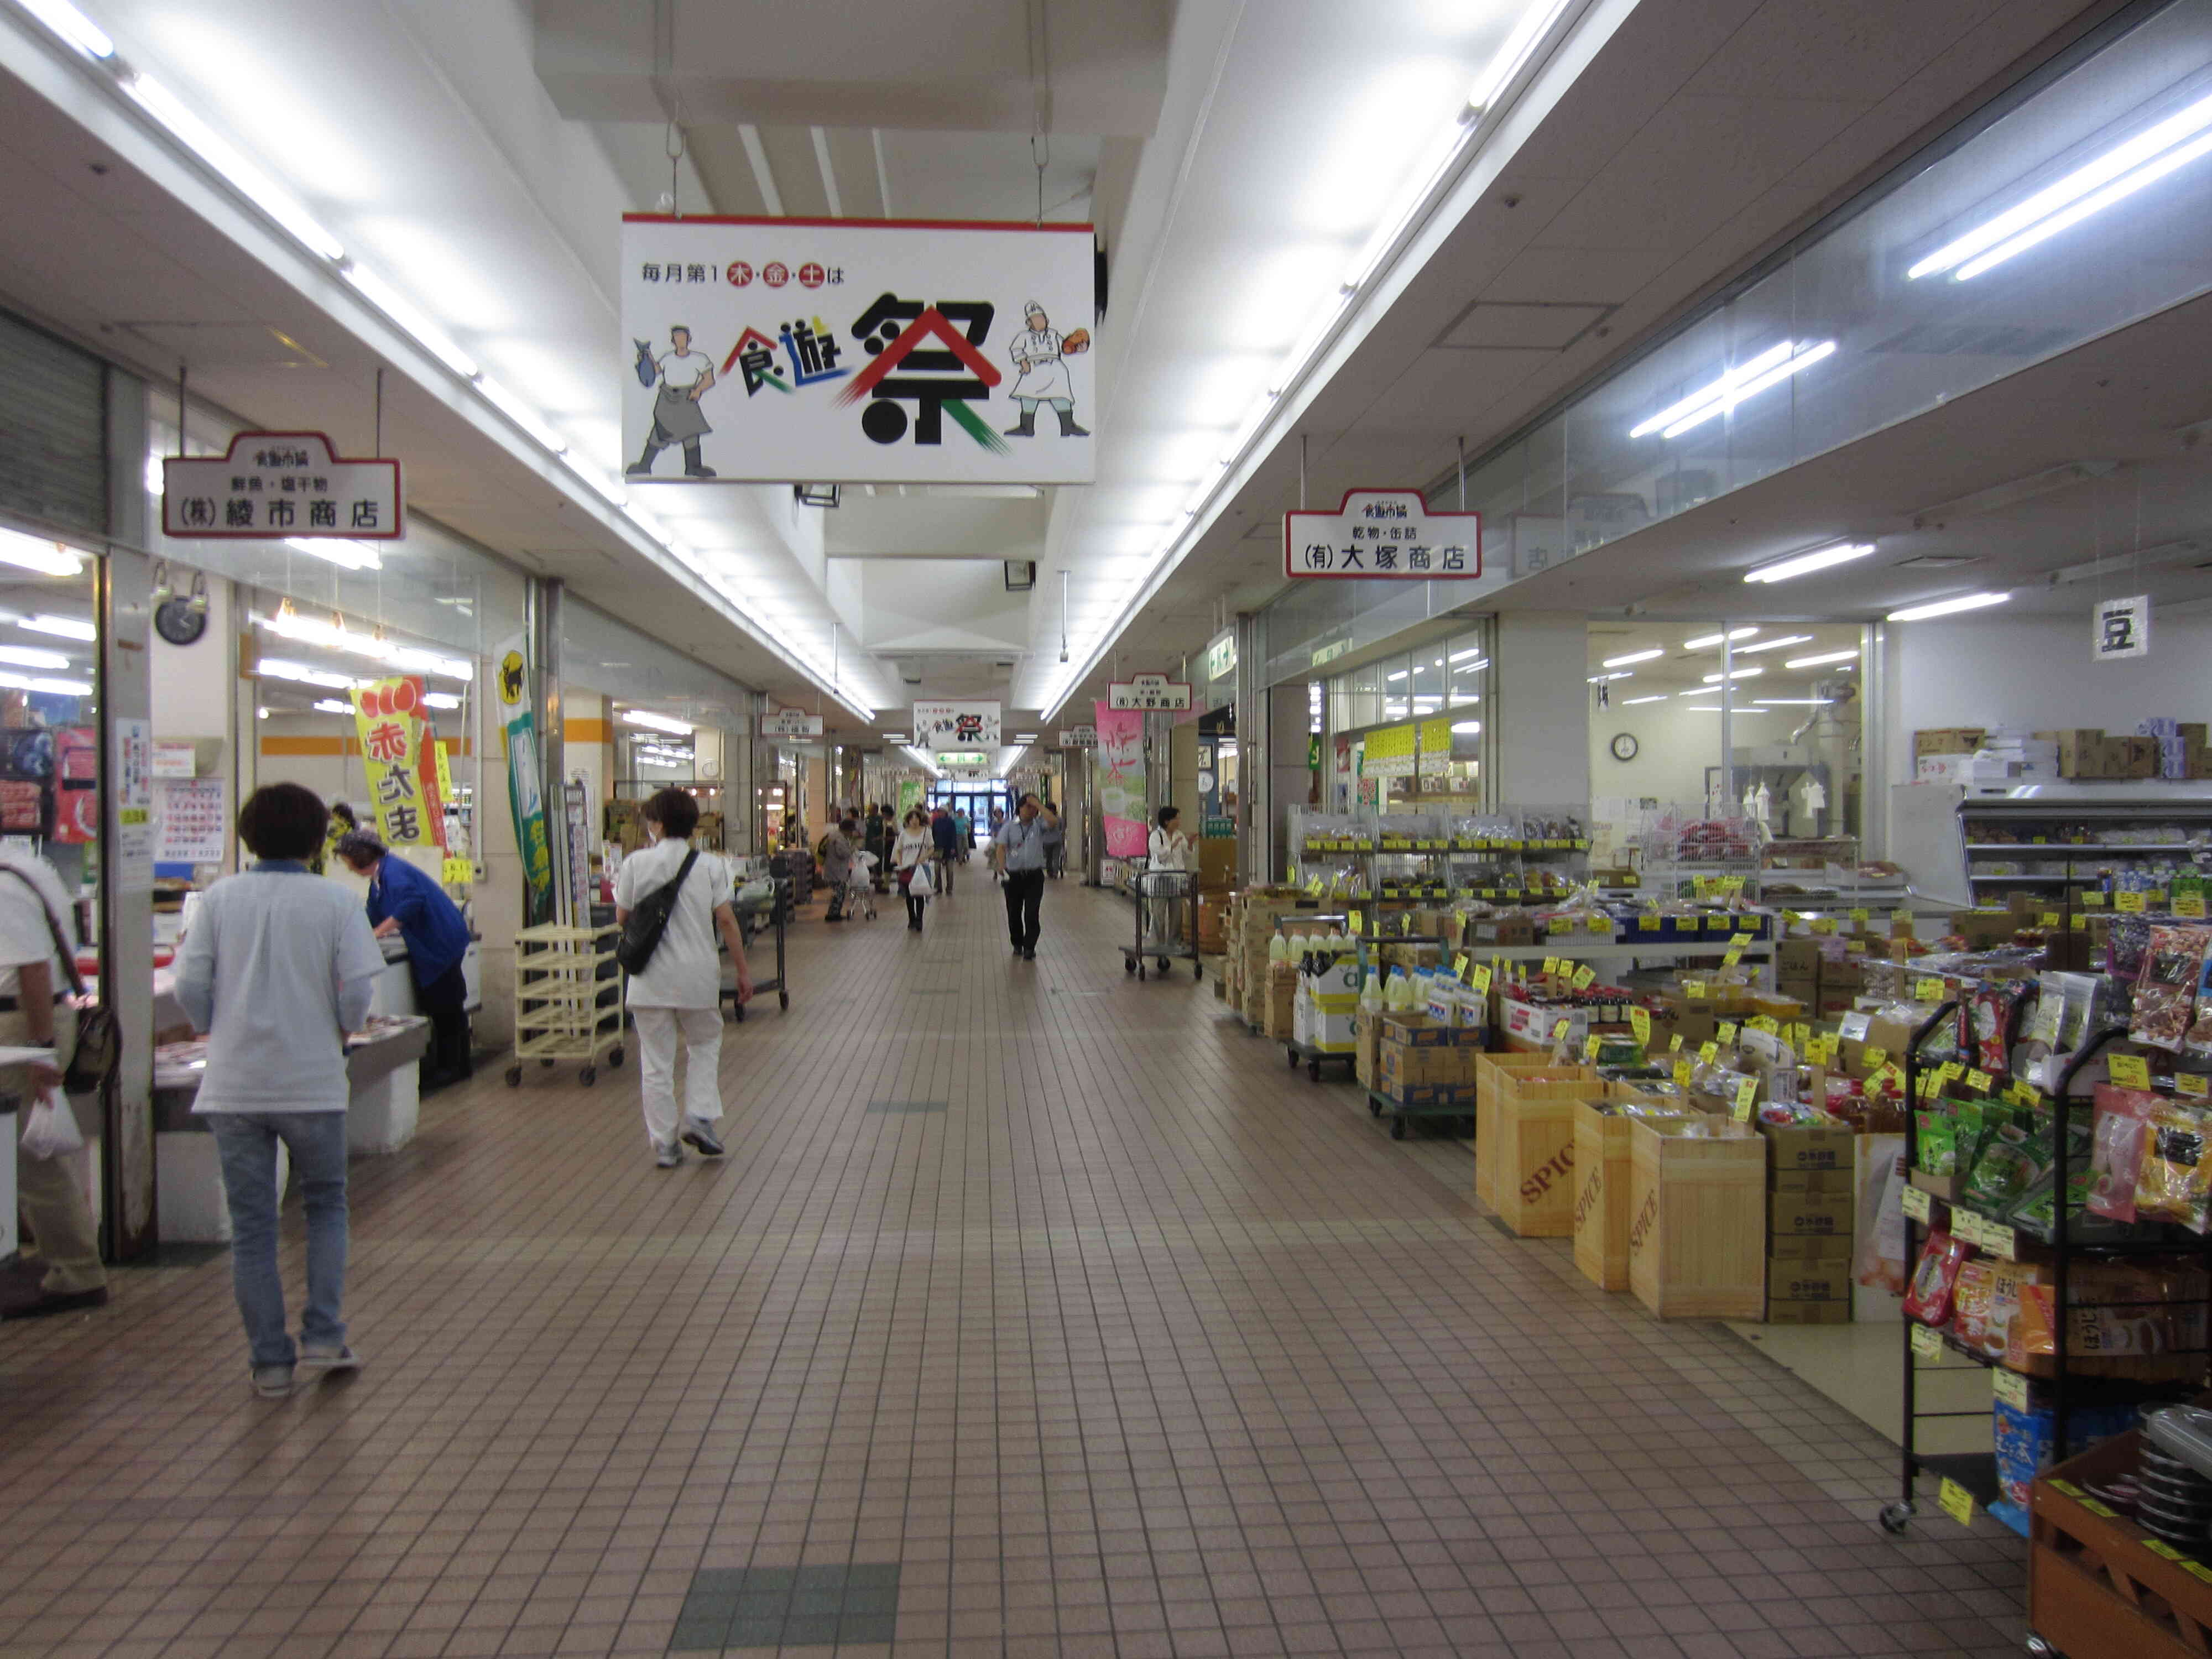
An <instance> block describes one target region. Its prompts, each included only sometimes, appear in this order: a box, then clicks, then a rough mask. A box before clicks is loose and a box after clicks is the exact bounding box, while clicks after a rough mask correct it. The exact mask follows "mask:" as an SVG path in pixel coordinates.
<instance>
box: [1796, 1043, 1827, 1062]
mask: <svg viewBox="0 0 2212 1659" xmlns="http://www.w3.org/2000/svg"><path fill="white" fill-rule="evenodd" d="M1799 1046H1800V1047H1801V1048H1802V1050H1803V1052H1804V1055H1805V1063H1806V1064H1807V1065H1808V1066H1826V1064H1827V1063H1828V1039H1827V1038H1826V1037H1808V1038H1806V1039H1805V1041H1804V1042H1802V1044H1801V1045H1799Z"/></svg>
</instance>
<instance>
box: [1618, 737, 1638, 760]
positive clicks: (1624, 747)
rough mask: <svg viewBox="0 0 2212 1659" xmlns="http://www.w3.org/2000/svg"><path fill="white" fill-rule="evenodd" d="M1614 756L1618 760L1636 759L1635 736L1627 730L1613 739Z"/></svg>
mask: <svg viewBox="0 0 2212 1659" xmlns="http://www.w3.org/2000/svg"><path fill="white" fill-rule="evenodd" d="M1635 758H1636V739H1635V738H1634V737H1632V736H1631V735H1630V734H1629V733H1628V732H1622V733H1621V734H1620V736H1619V737H1617V738H1614V739H1613V759H1615V760H1617V761H1632V760H1634V759H1635Z"/></svg>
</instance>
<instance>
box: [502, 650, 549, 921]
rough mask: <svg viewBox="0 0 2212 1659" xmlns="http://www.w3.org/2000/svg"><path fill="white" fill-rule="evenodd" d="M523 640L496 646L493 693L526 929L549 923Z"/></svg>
mask: <svg viewBox="0 0 2212 1659" xmlns="http://www.w3.org/2000/svg"><path fill="white" fill-rule="evenodd" d="M524 641H525V636H524V635H520V634H516V635H513V636H512V637H511V638H510V639H509V640H508V641H507V643H506V645H504V646H503V647H501V649H500V653H499V671H498V674H497V675H496V676H495V679H496V682H497V687H496V689H497V690H498V693H499V717H500V723H501V737H502V738H503V739H504V741H505V744H506V747H507V808H508V810H509V811H511V812H513V815H514V844H515V846H516V847H517V848H519V849H520V853H521V855H522V878H523V884H524V887H525V890H526V898H527V901H528V902H527V911H528V915H529V919H530V925H531V926H532V927H537V926H538V925H540V924H541V923H544V922H548V921H552V920H553V902H554V896H555V895H554V890H553V843H552V841H551V839H550V834H549V832H548V830H547V829H546V825H545V787H544V776H545V773H544V766H543V764H542V763H541V761H540V759H539V757H538V717H537V715H536V714H534V713H533V712H532V700H531V692H530V661H529V659H528V657H527V656H526V655H525V654H524Z"/></svg>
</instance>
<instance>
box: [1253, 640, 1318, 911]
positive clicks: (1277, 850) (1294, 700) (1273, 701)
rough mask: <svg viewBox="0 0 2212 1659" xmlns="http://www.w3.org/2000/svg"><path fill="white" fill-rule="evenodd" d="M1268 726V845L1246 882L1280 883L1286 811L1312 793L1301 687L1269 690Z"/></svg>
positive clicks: (1302, 684)
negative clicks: (1307, 761) (1307, 762)
mask: <svg viewBox="0 0 2212 1659" xmlns="http://www.w3.org/2000/svg"><path fill="white" fill-rule="evenodd" d="M1264 701H1265V705H1266V708H1267V763H1266V764H1267V841H1266V843H1265V845H1264V847H1263V848H1261V854H1260V862H1259V863H1257V864H1256V865H1254V866H1250V867H1249V868H1248V870H1247V871H1246V872H1245V878H1246V879H1247V880H1249V881H1271V882H1272V881H1282V880H1284V879H1285V867H1286V866H1285V856H1286V855H1287V854H1288V851H1289V848H1290V812H1289V809H1290V808H1291V807H1293V806H1304V805H1307V804H1308V802H1309V801H1310V799H1311V797H1312V793H1313V771H1312V769H1311V768H1310V767H1309V766H1307V764H1306V744H1307V739H1308V738H1310V736H1311V735H1312V733H1311V732H1310V731H1309V730H1308V727H1309V726H1310V723H1311V717H1310V714H1309V713H1308V709H1307V699H1306V688H1305V682H1304V681H1303V680H1297V681H1293V682H1291V684H1287V685H1273V686H1269V687H1268V688H1267V696H1266V698H1265V700H1264Z"/></svg>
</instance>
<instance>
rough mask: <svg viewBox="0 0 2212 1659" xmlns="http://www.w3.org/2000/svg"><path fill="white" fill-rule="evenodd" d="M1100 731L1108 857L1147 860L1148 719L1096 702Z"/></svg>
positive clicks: (1102, 811)
mask: <svg viewBox="0 0 2212 1659" xmlns="http://www.w3.org/2000/svg"><path fill="white" fill-rule="evenodd" d="M1092 707H1093V708H1094V709H1095V710H1096V711H1097V727H1098V808H1099V812H1100V815H1101V816H1102V817H1103V819H1104V823H1105V830H1106V856H1107V857H1108V858H1112V859H1135V858H1142V857H1144V856H1145V852H1146V847H1147V845H1148V844H1149V843H1148V842H1147V838H1146V823H1145V717H1144V716H1143V714H1139V712H1138V711H1136V710H1135V709H1131V708H1111V707H1109V705H1107V704H1105V703H1103V702H1094V703H1093V704H1092Z"/></svg>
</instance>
